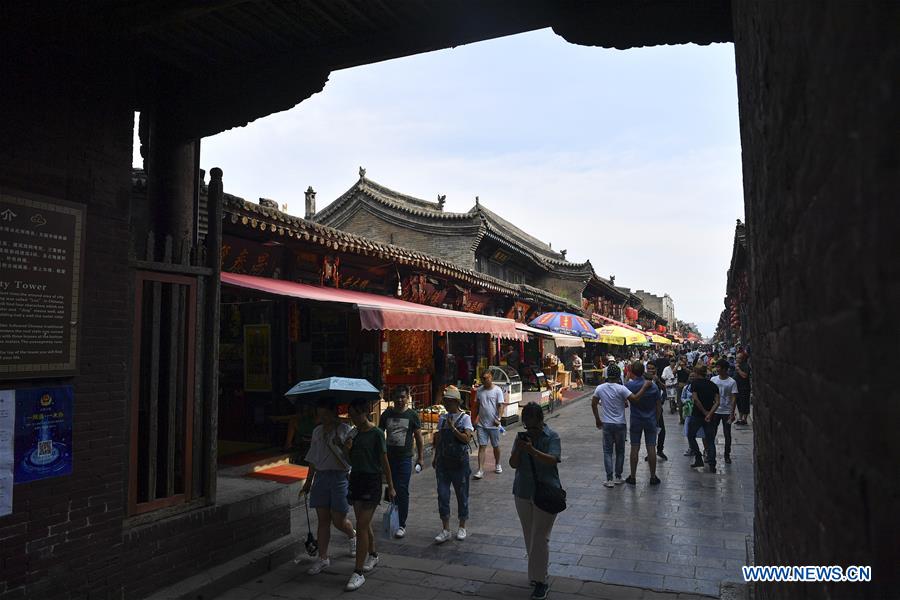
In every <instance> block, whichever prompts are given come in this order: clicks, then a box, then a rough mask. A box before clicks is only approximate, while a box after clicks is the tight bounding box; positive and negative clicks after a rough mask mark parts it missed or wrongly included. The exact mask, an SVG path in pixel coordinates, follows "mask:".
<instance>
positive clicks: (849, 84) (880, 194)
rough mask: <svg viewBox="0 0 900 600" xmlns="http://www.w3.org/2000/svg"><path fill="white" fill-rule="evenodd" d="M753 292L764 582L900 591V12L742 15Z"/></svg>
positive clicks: (826, 5) (800, 7) (847, 593)
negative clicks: (843, 571)
mask: <svg viewBox="0 0 900 600" xmlns="http://www.w3.org/2000/svg"><path fill="white" fill-rule="evenodd" d="M732 7H733V11H734V24H735V49H736V59H737V72H738V92H739V102H740V119H741V141H742V147H743V169H744V190H745V198H746V217H747V227H748V243H749V254H750V274H751V290H752V291H751V295H752V298H751V306H750V310H751V319H750V324H751V331H750V334H751V337H752V349H753V367H754V384H755V388H754V393H755V402H756V405H755V418H756V422H755V426H754V436H755V443H756V461H755V465H756V485H757V495H756V523H755V554H756V561H757V564H772V565H777V564H782V565H790V564H799V565H816V564H820V565H843V566H847V565H871V566H872V567H873V576H874V582H873V583H871V584H865V585H851V584H846V583H844V584H832V585H825V584H796V585H784V584H780V585H776V584H772V585H767V586H763V587H762V588H761V589H760V596H761V597H763V598H822V597H828V598H850V597H853V598H887V597H896V596H897V594H898V589H897V584H898V583H900V581H898V580H900V569H898V568H897V566H898V565H900V550H898V545H897V539H900V517H898V511H897V506H898V500H900V477H897V472H898V464H900V445H898V444H897V442H896V438H897V427H898V424H900V397H898V392H897V389H898V388H897V385H896V376H895V372H896V367H894V365H895V364H896V355H897V352H896V348H895V347H894V345H895V343H896V342H895V340H896V335H894V332H896V331H897V324H896V317H895V315H894V307H895V306H896V302H897V298H898V297H900V270H898V261H897V256H898V254H897V250H896V244H897V241H896V237H897V227H898V223H900V214H898V204H897V202H896V199H897V197H898V192H900V181H898V177H900V175H898V173H900V168H898V165H900V157H898V146H897V138H896V132H897V131H900V118H898V116H900V112H898V110H897V107H898V106H900V93H898V78H897V72H898V68H900V63H898V55H900V49H898V38H897V32H896V23H897V19H898V18H900V15H898V5H897V4H896V3H891V2H883V3H857V2H814V3H810V2H779V3H770V2H753V1H751V0H736V1H735V2H733V3H732Z"/></svg>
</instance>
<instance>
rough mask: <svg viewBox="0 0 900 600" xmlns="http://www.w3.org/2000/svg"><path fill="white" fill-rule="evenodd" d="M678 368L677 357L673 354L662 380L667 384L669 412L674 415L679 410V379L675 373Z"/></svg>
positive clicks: (664, 370)
mask: <svg viewBox="0 0 900 600" xmlns="http://www.w3.org/2000/svg"><path fill="white" fill-rule="evenodd" d="M677 368H678V367H677V363H676V362H675V357H674V356H672V357H670V358H669V364H667V365H666V366H665V368H664V369H663V372H662V380H663V383H664V384H665V385H666V399H667V400H668V402H669V412H670V413H672V414H673V415H674V414H675V411H676V410H678V396H677V394H678V388H677V387H676V384H677V383H678V379H677V377H676V375H675V371H676V370H677Z"/></svg>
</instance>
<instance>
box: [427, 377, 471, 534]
mask: <svg viewBox="0 0 900 600" xmlns="http://www.w3.org/2000/svg"><path fill="white" fill-rule="evenodd" d="M444 407H445V408H446V409H447V412H446V413H444V414H442V415H441V416H440V417H439V419H438V425H437V431H435V432H434V437H433V441H432V444H433V445H434V459H432V462H431V466H433V467H434V473H435V477H436V479H437V496H438V512H439V514H440V517H441V532H440V533H439V534H438V535H437V536H436V537H435V538H434V541H435V542H437V543H438V544H443V543H444V542H446V541H447V540H449V539H450V538H451V537H452V536H451V534H450V487H451V486H452V487H453V491H454V493H455V494H456V505H457V516H458V517H459V529H457V531H456V539H457V540H460V541H462V540H464V539H466V537H467V533H466V519H467V518H468V517H469V476H470V475H471V474H472V469H471V467H470V466H469V443H470V442H471V441H472V437H473V435H474V430H473V428H472V419H471V418H470V417H469V415H467V414H466V413H464V412H462V411H460V409H459V390H458V389H457V388H456V386H453V385H449V386H447V387H446V388H445V389H444Z"/></svg>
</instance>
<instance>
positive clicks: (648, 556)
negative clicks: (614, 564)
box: [612, 548, 669, 562]
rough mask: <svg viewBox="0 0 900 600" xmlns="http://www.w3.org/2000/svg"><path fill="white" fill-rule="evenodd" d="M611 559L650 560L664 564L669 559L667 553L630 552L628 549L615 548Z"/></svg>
mask: <svg viewBox="0 0 900 600" xmlns="http://www.w3.org/2000/svg"><path fill="white" fill-rule="evenodd" d="M612 557H613V558H633V559H636V560H652V561H656V562H666V559H667V558H669V553H668V552H653V551H650V550H632V549H629V548H616V549H615V550H613V553H612Z"/></svg>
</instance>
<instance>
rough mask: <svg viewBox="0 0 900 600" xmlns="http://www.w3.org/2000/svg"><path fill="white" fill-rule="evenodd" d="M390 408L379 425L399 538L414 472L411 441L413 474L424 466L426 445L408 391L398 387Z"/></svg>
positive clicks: (402, 535)
mask: <svg viewBox="0 0 900 600" xmlns="http://www.w3.org/2000/svg"><path fill="white" fill-rule="evenodd" d="M391 399H392V400H393V404H392V406H390V407H389V408H388V409H387V410H385V411H384V412H383V413H381V418H380V419H379V421H378V424H379V426H380V427H381V429H382V430H383V431H384V433H385V435H386V436H387V456H388V464H389V465H390V466H391V476H392V477H393V478H394V488H395V489H396V490H397V499H396V501H395V503H396V505H397V513H398V517H399V518H400V528H399V529H398V530H397V532H396V533H395V534H394V535H395V537H398V538H402V537H404V536H405V535H406V519H407V517H408V516H409V480H410V479H411V478H412V472H413V441H415V446H416V464H415V468H416V472H419V471H421V470H422V465H424V464H425V442H424V440H423V438H422V423H421V421H420V420H419V413H418V412H416V411H414V410H413V409H412V408H410V406H409V400H410V395H409V388H407V387H406V386H399V387H396V388H394V391H393V393H392V394H391Z"/></svg>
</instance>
